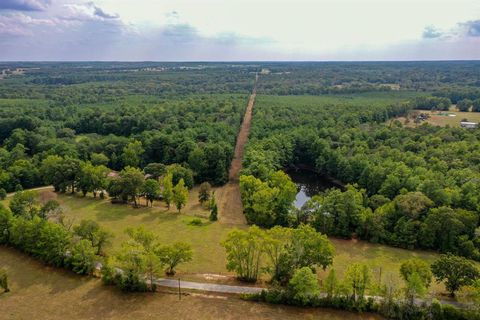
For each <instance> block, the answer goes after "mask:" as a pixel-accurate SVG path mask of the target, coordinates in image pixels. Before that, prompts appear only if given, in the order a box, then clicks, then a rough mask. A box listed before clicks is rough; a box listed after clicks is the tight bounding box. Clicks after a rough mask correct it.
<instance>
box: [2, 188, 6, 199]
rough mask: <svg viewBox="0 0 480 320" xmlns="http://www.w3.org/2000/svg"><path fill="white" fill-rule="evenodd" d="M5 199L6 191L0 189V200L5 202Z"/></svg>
mask: <svg viewBox="0 0 480 320" xmlns="http://www.w3.org/2000/svg"><path fill="white" fill-rule="evenodd" d="M6 197H7V191H6V190H5V189H3V188H0V200H5V198H6Z"/></svg>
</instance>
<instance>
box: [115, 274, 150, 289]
mask: <svg viewBox="0 0 480 320" xmlns="http://www.w3.org/2000/svg"><path fill="white" fill-rule="evenodd" d="M114 279H115V280H114V282H115V284H116V285H117V286H118V287H119V288H120V290H122V291H124V292H146V291H147V290H148V287H147V284H146V282H145V281H144V280H142V279H140V277H139V276H138V274H136V273H135V272H133V271H132V270H127V271H126V272H123V273H117V274H116V275H115V277H114Z"/></svg>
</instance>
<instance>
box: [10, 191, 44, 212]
mask: <svg viewBox="0 0 480 320" xmlns="http://www.w3.org/2000/svg"><path fill="white" fill-rule="evenodd" d="M36 205H37V200H36V195H35V193H34V192H32V191H19V192H17V193H15V194H14V195H13V197H12V200H10V203H9V207H10V210H12V213H13V214H14V215H16V216H24V217H32V216H33V215H35V214H37V213H38V208H37V206H36Z"/></svg>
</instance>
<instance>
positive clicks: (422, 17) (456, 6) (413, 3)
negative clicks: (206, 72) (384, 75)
mask: <svg viewBox="0 0 480 320" xmlns="http://www.w3.org/2000/svg"><path fill="white" fill-rule="evenodd" d="M478 59H480V0H450V1H438V0H437V1H436V0H401V1H399V0H376V1H373V0H367V1H365V0H336V1H335V0H317V1H314V0H93V1H90V0H87V1H84V0H0V60H1V61H20V60H22V61H26V60H29V61H30V60H32V61H52V60H53V61H90V60H96V61H100V60H106V61H263V60H268V61H274V60H282V61H285V60H301V61H304V60H315V61H339V60H348V61H352V60H355V61H364V60H367V61H372V60H478Z"/></svg>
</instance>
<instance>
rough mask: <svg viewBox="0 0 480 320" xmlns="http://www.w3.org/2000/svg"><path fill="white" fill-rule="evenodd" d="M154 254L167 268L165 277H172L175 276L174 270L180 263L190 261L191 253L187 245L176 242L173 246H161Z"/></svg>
mask: <svg viewBox="0 0 480 320" xmlns="http://www.w3.org/2000/svg"><path fill="white" fill-rule="evenodd" d="M156 254H157V256H158V257H159V259H160V261H161V262H162V264H163V265H166V266H167V270H166V273H167V275H169V276H173V275H174V274H175V268H176V267H177V266H178V265H179V264H180V263H185V262H189V261H191V260H192V256H193V251H192V248H191V246H190V245H189V244H188V243H184V242H176V243H174V244H173V245H167V246H161V247H159V248H157V249H156Z"/></svg>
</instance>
